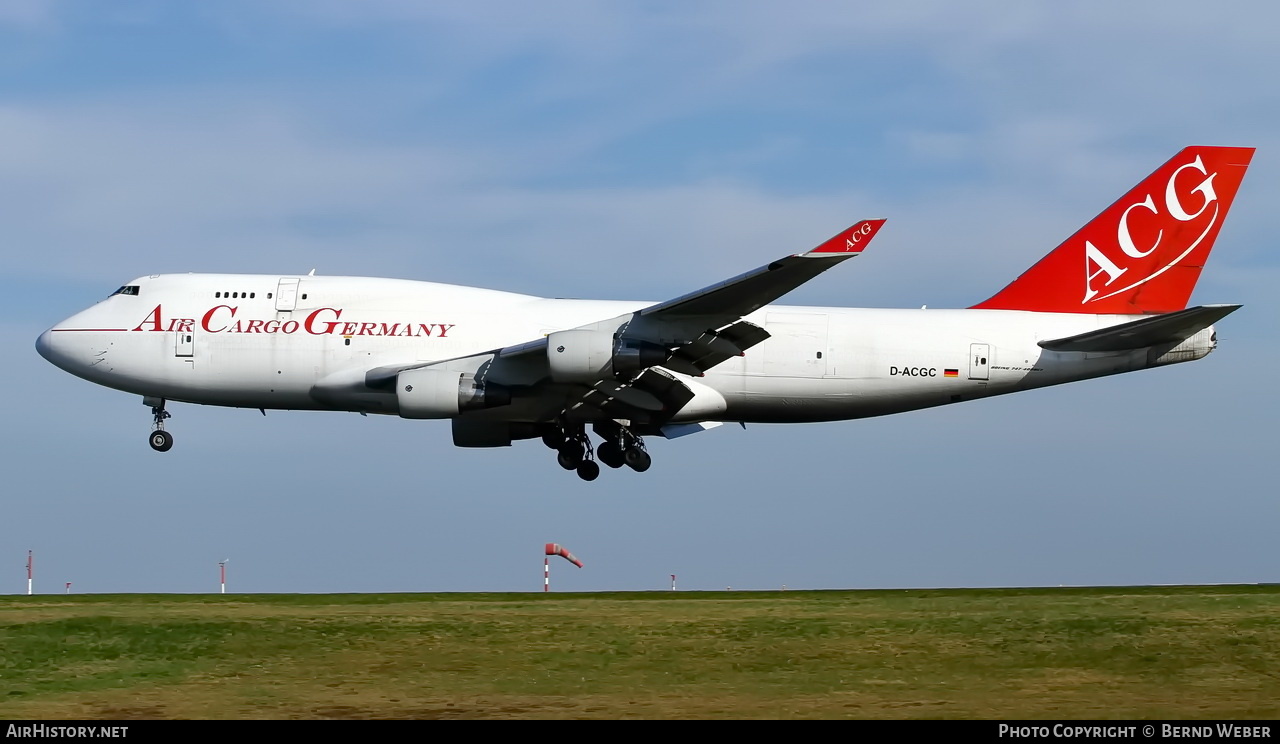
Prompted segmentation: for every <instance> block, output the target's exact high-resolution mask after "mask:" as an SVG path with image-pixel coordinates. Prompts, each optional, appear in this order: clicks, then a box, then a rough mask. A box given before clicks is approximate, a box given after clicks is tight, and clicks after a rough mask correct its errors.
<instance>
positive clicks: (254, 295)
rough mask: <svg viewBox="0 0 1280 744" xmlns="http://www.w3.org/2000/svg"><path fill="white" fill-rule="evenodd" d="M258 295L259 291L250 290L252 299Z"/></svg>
mask: <svg viewBox="0 0 1280 744" xmlns="http://www.w3.org/2000/svg"><path fill="white" fill-rule="evenodd" d="M257 296H258V293H257V292H250V293H249V299H251V300H252V299H253V298H254V297H257Z"/></svg>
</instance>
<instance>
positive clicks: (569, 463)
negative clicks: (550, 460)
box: [556, 450, 582, 470]
mask: <svg viewBox="0 0 1280 744" xmlns="http://www.w3.org/2000/svg"><path fill="white" fill-rule="evenodd" d="M556 462H558V463H560V467H562V468H564V469H565V470H574V469H575V468H577V467H578V465H579V464H580V463H581V462H582V458H580V457H578V456H576V455H574V454H568V453H565V452H564V451H563V450H562V451H561V452H560V454H558V455H556Z"/></svg>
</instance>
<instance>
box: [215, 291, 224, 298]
mask: <svg viewBox="0 0 1280 744" xmlns="http://www.w3.org/2000/svg"><path fill="white" fill-rule="evenodd" d="M213 296H214V297H215V298H220V297H222V293H221V292H214V293H213Z"/></svg>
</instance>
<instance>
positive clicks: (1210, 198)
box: [1080, 155, 1221, 304]
mask: <svg viewBox="0 0 1280 744" xmlns="http://www.w3.org/2000/svg"><path fill="white" fill-rule="evenodd" d="M1183 171H1194V172H1197V173H1199V174H1200V176H1203V178H1199V177H1197V176H1195V175H1186V176H1182V175H1181V174H1182V173H1183ZM1217 175H1218V174H1217V172H1214V173H1209V172H1208V170H1207V169H1206V168H1205V167H1204V161H1203V160H1201V158H1200V156H1199V155H1197V156H1196V159H1195V160H1193V161H1191V162H1189V163H1183V164H1182V165H1180V166H1178V167H1177V168H1175V169H1174V171H1173V173H1172V174H1171V175H1170V176H1169V180H1168V182H1167V183H1166V184H1165V187H1164V194H1163V195H1162V196H1163V197H1164V198H1163V199H1162V200H1159V201H1157V200H1156V198H1155V196H1153V195H1152V194H1151V193H1148V194H1146V198H1145V199H1143V200H1142V201H1138V202H1134V203H1133V204H1130V205H1129V206H1127V207H1125V209H1124V211H1123V212H1121V213H1120V220H1119V223H1118V224H1117V226H1116V244H1115V246H1108V248H1109V251H1110V254H1111V255H1108V254H1107V253H1104V252H1103V251H1102V250H1101V249H1100V248H1098V247H1097V246H1096V245H1094V244H1093V242H1092V241H1090V240H1086V241H1085V243H1084V277H1085V278H1084V299H1083V300H1081V301H1080V303H1081V304H1085V303H1087V302H1093V301H1097V300H1103V299H1106V298H1108V297H1112V296H1114V295H1117V294H1120V293H1121V292H1125V291H1128V290H1130V289H1133V288H1134V287H1137V286H1138V285H1140V284H1144V283H1146V282H1149V281H1151V280H1152V279H1155V278H1156V277H1157V276H1160V275H1161V274H1163V273H1164V272H1166V271H1168V270H1169V269H1171V268H1173V267H1174V266H1176V265H1177V264H1178V262H1180V261H1181V260H1182V259H1184V258H1186V257H1187V255H1188V254H1189V253H1191V251H1193V250H1195V248H1196V246H1198V245H1200V243H1201V241H1203V240H1204V238H1205V236H1206V235H1208V234H1209V232H1210V231H1211V230H1212V229H1213V227H1214V225H1216V224H1217V222H1218V215H1219V214H1220V212H1221V209H1220V205H1219V202H1218V194H1217V193H1216V192H1215V191H1214V190H1213V179H1214V178H1215V177H1217ZM1180 180H1181V181H1182V182H1184V183H1186V182H1188V181H1196V180H1198V183H1196V184H1195V185H1194V186H1192V187H1191V188H1190V189H1189V190H1186V191H1180V190H1179V188H1178V186H1179V181H1180ZM1196 194H1199V195H1200V196H1199V197H1196V196H1195V195H1196ZM1210 207H1212V209H1210ZM1142 212H1149V213H1150V214H1151V215H1153V217H1146V218H1145V221H1146V222H1147V223H1148V224H1147V225H1142V226H1140V227H1139V228H1138V231H1137V232H1138V234H1137V236H1135V235H1134V227H1135V226H1134V225H1131V224H1130V220H1131V219H1136V220H1143V216H1142V215H1141V213H1142ZM1206 213H1207V214H1208V218H1207V222H1206V224H1205V227H1204V230H1203V231H1202V232H1201V233H1200V234H1199V235H1198V236H1197V237H1196V238H1195V239H1194V240H1192V241H1190V244H1189V245H1187V246H1186V247H1185V248H1184V249H1183V250H1182V251H1181V252H1180V253H1178V254H1177V255H1176V256H1174V257H1173V258H1172V259H1171V260H1170V261H1168V262H1167V263H1164V265H1162V266H1155V267H1144V268H1148V270H1147V271H1144V272H1143V274H1142V275H1141V276H1138V275H1136V274H1134V275H1130V277H1128V279H1130V280H1133V281H1128V282H1127V283H1125V284H1124V285H1123V286H1120V287H1118V288H1113V287H1112V285H1113V284H1114V283H1115V282H1116V281H1117V280H1119V279H1120V277H1121V276H1122V275H1124V274H1125V273H1127V272H1128V271H1129V270H1130V269H1133V268H1135V266H1134V265H1133V264H1134V263H1135V261H1136V260H1141V259H1144V258H1146V257H1148V256H1150V255H1151V254H1152V253H1155V251H1156V250H1157V249H1159V248H1160V247H1161V246H1160V244H1161V241H1162V240H1164V238H1165V230H1164V227H1162V226H1161V225H1164V226H1169V227H1174V226H1176V222H1192V221H1195V220H1197V219H1198V218H1200V217H1201V215H1205V214H1206ZM1171 220H1175V221H1176V222H1171ZM1153 221H1154V223H1153ZM1179 247H1181V246H1174V247H1173V248H1171V249H1170V250H1177V249H1178V248H1179ZM1161 260H1163V259H1161ZM1102 292H1106V294H1101V293H1102Z"/></svg>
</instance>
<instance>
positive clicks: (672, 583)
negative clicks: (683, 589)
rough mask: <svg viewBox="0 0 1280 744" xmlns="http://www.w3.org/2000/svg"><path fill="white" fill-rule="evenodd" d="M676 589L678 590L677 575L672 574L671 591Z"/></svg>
mask: <svg viewBox="0 0 1280 744" xmlns="http://www.w3.org/2000/svg"><path fill="white" fill-rule="evenodd" d="M675 590H676V575H675V574H671V591H673V592H674V591H675Z"/></svg>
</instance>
